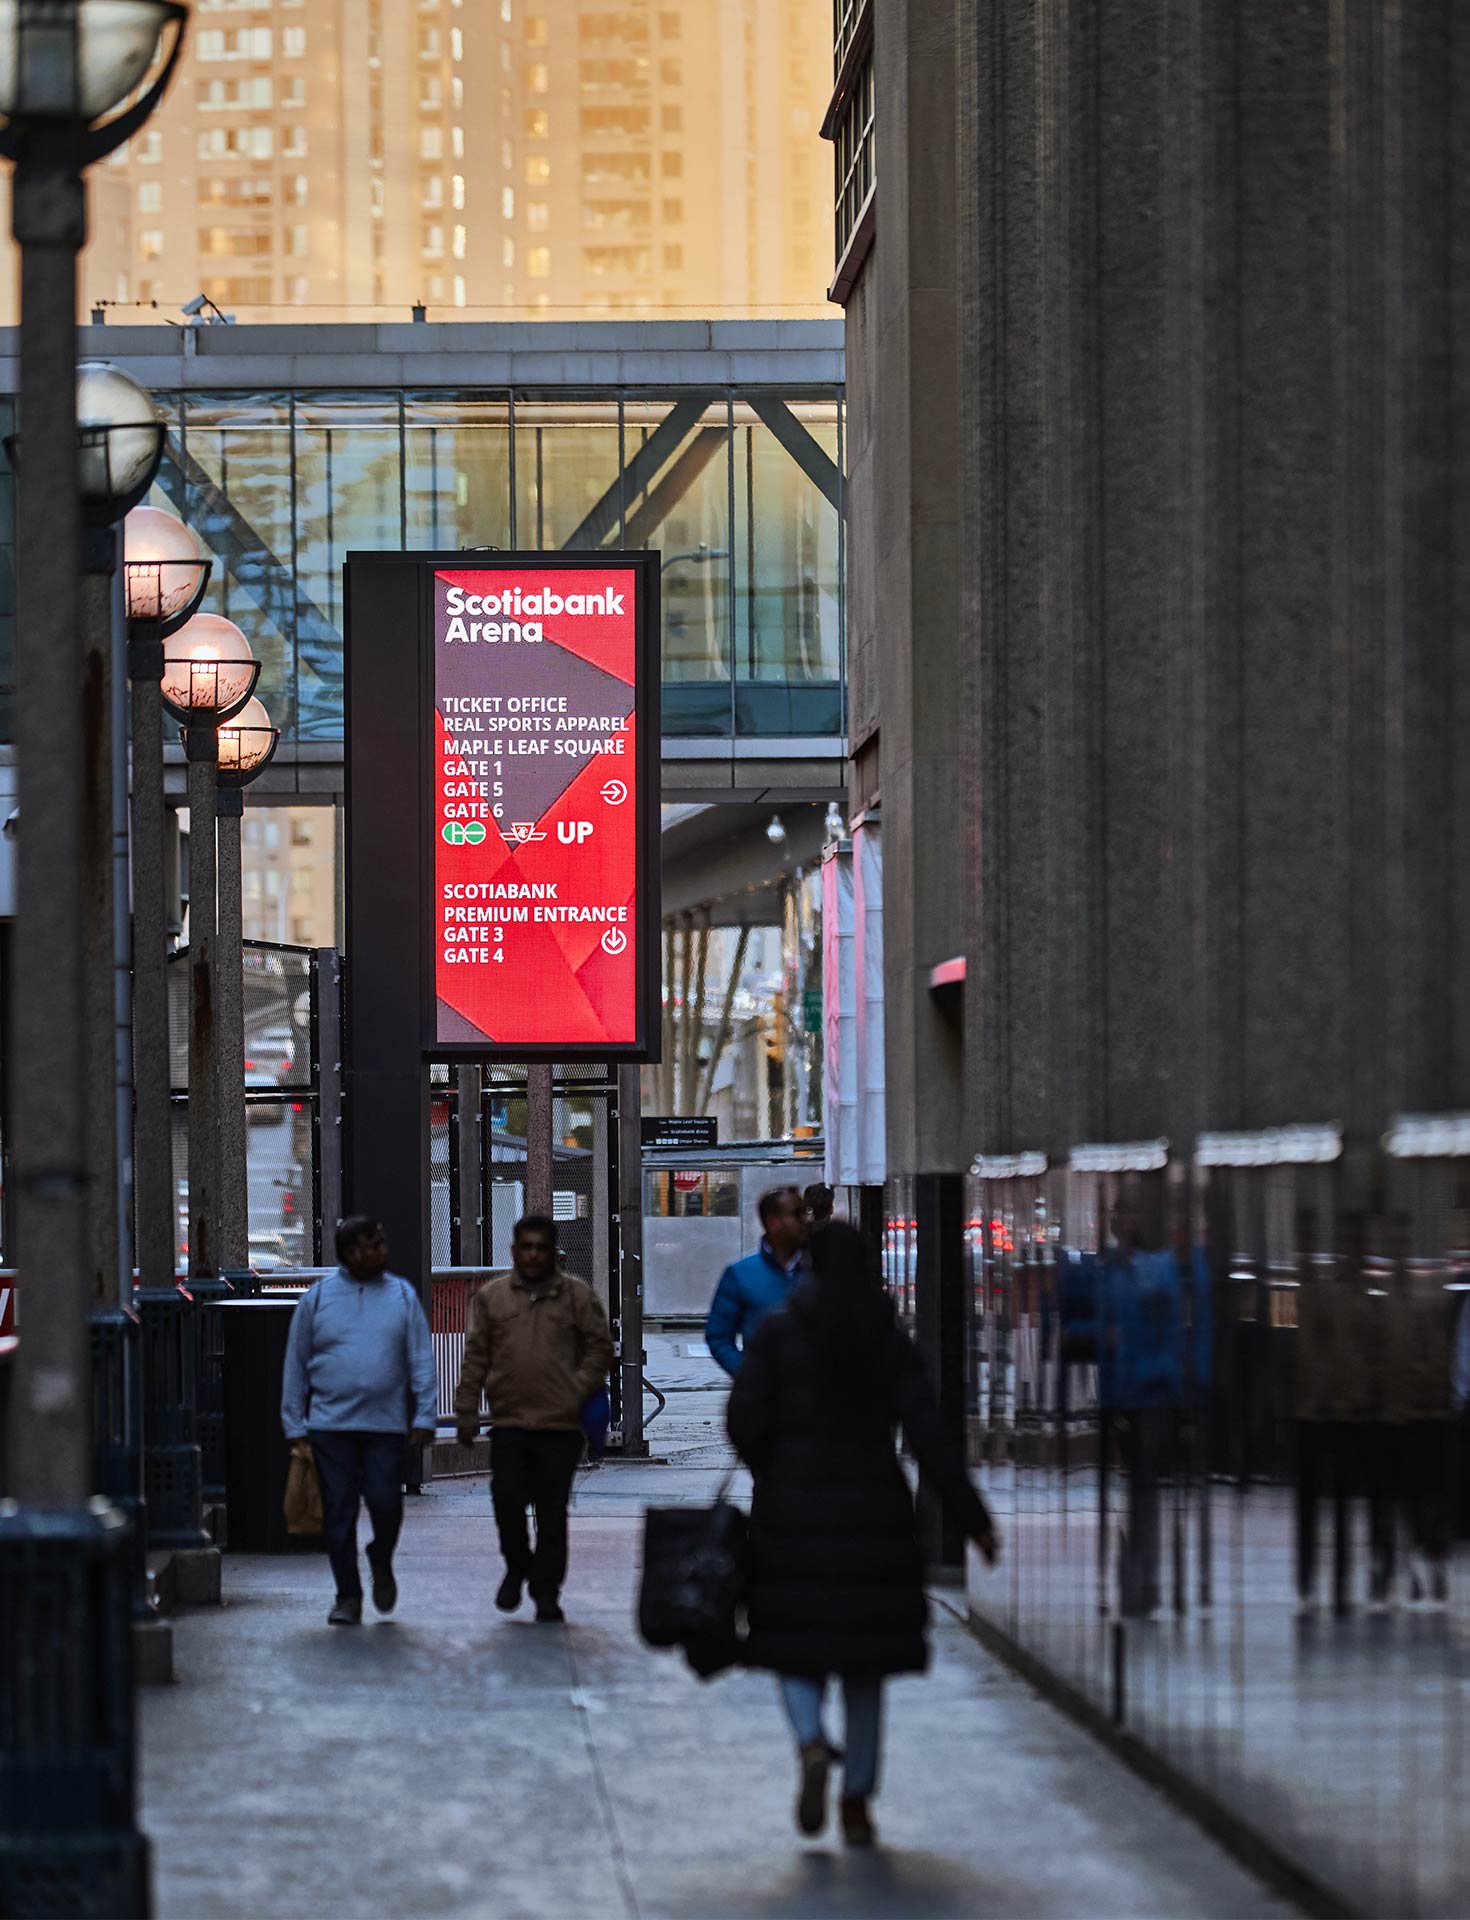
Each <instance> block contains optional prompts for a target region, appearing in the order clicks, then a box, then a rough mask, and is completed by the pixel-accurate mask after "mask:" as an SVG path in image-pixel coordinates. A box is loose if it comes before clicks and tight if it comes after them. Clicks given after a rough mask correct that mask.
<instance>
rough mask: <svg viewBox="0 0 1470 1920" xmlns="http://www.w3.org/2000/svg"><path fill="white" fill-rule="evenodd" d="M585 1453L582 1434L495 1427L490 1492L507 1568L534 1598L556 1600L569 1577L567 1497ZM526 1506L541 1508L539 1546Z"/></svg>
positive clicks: (570, 1493) (537, 1524)
mask: <svg viewBox="0 0 1470 1920" xmlns="http://www.w3.org/2000/svg"><path fill="white" fill-rule="evenodd" d="M581 1457H582V1436H581V1434H580V1433H543V1432H537V1431H534V1430H532V1429H531V1428H529V1427H495V1428H492V1430H491V1434H490V1497H491V1499H492V1500H493V1501H494V1503H495V1524H496V1526H497V1527H498V1528H499V1530H500V1551H501V1552H502V1553H503V1554H504V1556H505V1564H506V1567H507V1569H508V1570H509V1571H510V1572H511V1573H517V1574H519V1575H520V1577H521V1578H522V1579H523V1580H524V1581H525V1582H526V1583H527V1585H528V1586H529V1587H530V1589H531V1598H532V1599H533V1600H537V1601H540V1600H555V1598H556V1596H557V1595H558V1594H559V1593H560V1592H561V1584H562V1581H563V1580H565V1579H566V1577H567V1502H568V1501H569V1500H570V1499H571V1497H572V1480H573V1478H574V1476H575V1474H576V1471H577V1462H578V1461H579V1460H580V1459H581ZM527 1507H534V1508H535V1509H536V1545H535V1548H534V1550H533V1549H532V1546H531V1541H530V1535H529V1532H528V1530H527V1527H526V1509H527Z"/></svg>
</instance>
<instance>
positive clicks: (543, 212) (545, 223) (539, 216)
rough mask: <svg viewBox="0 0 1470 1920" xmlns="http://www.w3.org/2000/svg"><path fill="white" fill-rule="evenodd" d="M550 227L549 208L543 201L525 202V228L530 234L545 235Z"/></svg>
mask: <svg viewBox="0 0 1470 1920" xmlns="http://www.w3.org/2000/svg"><path fill="white" fill-rule="evenodd" d="M550 225H551V208H550V207H549V206H547V204H546V202H545V201H544V200H528V201H527V202H526V226H527V227H528V228H529V230H530V231H531V232H532V233H545V232H546V230H547V228H548V227H549V226H550Z"/></svg>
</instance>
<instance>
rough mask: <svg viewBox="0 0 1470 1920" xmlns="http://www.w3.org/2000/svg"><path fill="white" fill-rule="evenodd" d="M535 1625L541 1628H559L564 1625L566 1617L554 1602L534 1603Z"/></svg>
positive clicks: (542, 1601) (539, 1601)
mask: <svg viewBox="0 0 1470 1920" xmlns="http://www.w3.org/2000/svg"><path fill="white" fill-rule="evenodd" d="M536 1624H537V1625H538V1626H542V1627H560V1626H564V1625H565V1624H566V1615H565V1614H564V1613H563V1612H562V1610H561V1608H560V1607H559V1606H558V1605H557V1603H556V1602H555V1600H538V1601H537V1602H536Z"/></svg>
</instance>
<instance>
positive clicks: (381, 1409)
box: [281, 1214, 439, 1627]
mask: <svg viewBox="0 0 1470 1920" xmlns="http://www.w3.org/2000/svg"><path fill="white" fill-rule="evenodd" d="M337 1259H338V1261H339V1263H340V1264H339V1265H338V1268H337V1271H336V1272H335V1273H329V1274H327V1275H325V1276H324V1277H323V1278H322V1279H320V1280H318V1281H317V1283H316V1285H315V1286H314V1287H313V1288H312V1289H311V1291H310V1292H309V1293H308V1294H307V1295H306V1296H305V1298H304V1299H303V1300H302V1301H301V1303H300V1305H299V1306H298V1307H297V1309H296V1314H295V1318H294V1319H293V1320H292V1322H291V1337H290V1340H289V1341H288V1343H287V1346H286V1369H285V1376H284V1378H283V1380H282V1383H281V1425H282V1426H283V1427H284V1428H285V1431H286V1438H287V1439H288V1440H289V1441H290V1442H291V1445H292V1448H293V1450H295V1451H300V1450H301V1449H304V1448H306V1447H307V1446H309V1447H310V1449H311V1453H312V1456H313V1458H314V1459H315V1461H316V1471H317V1478H318V1480H319V1481H320V1482H321V1490H322V1524H323V1529H324V1531H325V1533H326V1536H327V1553H328V1556H329V1557H330V1559H331V1562H332V1572H333V1575H334V1576H335V1578H336V1582H337V1599H336V1604H335V1605H334V1606H333V1608H332V1611H331V1612H330V1613H329V1614H328V1615H327V1620H328V1623H329V1624H330V1625H331V1626H334V1627H355V1626H358V1625H359V1624H360V1623H361V1620H362V1580H361V1577H360V1575H359V1572H358V1564H357V1514H358V1508H359V1506H360V1505H361V1504H362V1503H363V1502H366V1504H367V1510H368V1517H369V1518H370V1519H371V1521H372V1523H373V1537H372V1539H371V1541H370V1542H369V1543H368V1550H367V1555H368V1566H369V1567H370V1569H371V1571H372V1576H373V1605H374V1606H375V1607H376V1608H377V1609H378V1611H379V1613H391V1612H392V1611H393V1609H394V1607H395V1606H396V1605H397V1602H398V1583H397V1582H396V1581H395V1579H394V1578H393V1549H394V1547H395V1546H396V1545H397V1543H398V1532H399V1528H400V1527H401V1526H402V1525H403V1467H404V1445H405V1441H407V1443H408V1444H409V1445H410V1446H412V1447H415V1448H418V1447H427V1446H429V1445H430V1444H431V1443H432V1441H433V1438H434V1423H435V1420H436V1417H437V1413H438V1401H439V1383H438V1377H437V1375H436V1373H435V1370H434V1349H433V1343H432V1341H431V1340H430V1338H429V1323H428V1321H427V1320H426V1319H425V1318H424V1310H423V1307H422V1306H421V1305H420V1303H419V1297H418V1294H417V1293H416V1292H415V1291H414V1289H413V1287H412V1286H411V1285H410V1284H409V1282H408V1281H407V1280H405V1279H404V1278H403V1277H402V1276H401V1275H400V1274H396V1273H389V1271H388V1241H387V1238H386V1236H385V1235H384V1233H383V1228H382V1224H381V1222H379V1221H377V1220H374V1219H372V1218H370V1217H369V1216H368V1215H366V1214H354V1215H353V1216H352V1217H351V1218H350V1219H347V1220H343V1221H342V1222H341V1223H340V1224H339V1226H338V1228H337ZM410 1429H412V1431H411V1432H410Z"/></svg>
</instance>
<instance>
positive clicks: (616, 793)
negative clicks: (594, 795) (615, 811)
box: [602, 780, 628, 807]
mask: <svg viewBox="0 0 1470 1920" xmlns="http://www.w3.org/2000/svg"><path fill="white" fill-rule="evenodd" d="M602 797H603V799H604V800H606V802H607V804H608V805H609V806H610V807H620V806H621V805H622V804H623V802H624V801H625V800H626V799H627V797H628V789H627V788H626V787H625V786H624V785H623V783H622V781H621V780H609V781H608V783H607V785H606V786H605V787H604V788H603V789H602Z"/></svg>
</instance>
